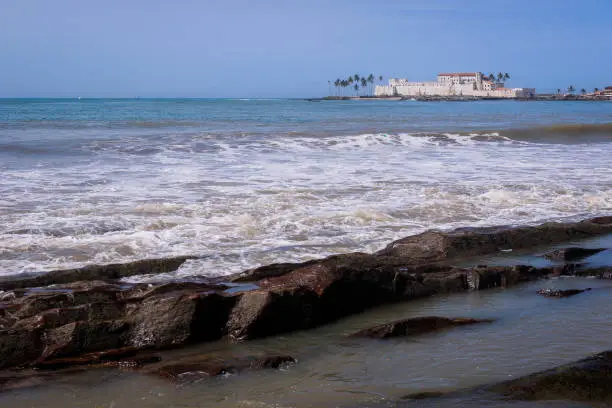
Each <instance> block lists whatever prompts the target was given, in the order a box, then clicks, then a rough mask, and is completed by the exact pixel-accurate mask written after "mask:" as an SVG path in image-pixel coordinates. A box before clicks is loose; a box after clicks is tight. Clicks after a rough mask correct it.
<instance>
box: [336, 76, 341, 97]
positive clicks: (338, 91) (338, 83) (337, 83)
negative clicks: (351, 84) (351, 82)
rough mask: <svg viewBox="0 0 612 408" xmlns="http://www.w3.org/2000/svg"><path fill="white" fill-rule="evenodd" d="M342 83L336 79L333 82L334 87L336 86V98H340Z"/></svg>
mask: <svg viewBox="0 0 612 408" xmlns="http://www.w3.org/2000/svg"><path fill="white" fill-rule="evenodd" d="M341 83H342V81H340V78H338V79H336V81H335V82H334V85H335V86H336V92H337V93H338V96H340V84H341Z"/></svg>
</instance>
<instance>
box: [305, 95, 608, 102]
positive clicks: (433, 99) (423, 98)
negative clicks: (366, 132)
mask: <svg viewBox="0 0 612 408" xmlns="http://www.w3.org/2000/svg"><path fill="white" fill-rule="evenodd" d="M305 100H307V101H309V102H320V101H419V102H475V101H566V102H567V101H587V102H601V101H608V102H612V99H610V98H607V97H599V96H592V95H556V94H540V95H535V96H532V97H529V98H520V97H517V98H500V97H491V96H458V95H457V96H325V97H322V98H306V99H305Z"/></svg>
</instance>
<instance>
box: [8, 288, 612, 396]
mask: <svg viewBox="0 0 612 408" xmlns="http://www.w3.org/2000/svg"><path fill="white" fill-rule="evenodd" d="M587 287H591V288H593V290H592V291H589V292H586V293H582V294H580V295H577V296H575V297H571V298H566V299H548V298H544V297H541V296H537V295H536V294H535V291H536V290H537V289H539V288H559V289H564V288H565V289H567V288H578V289H580V288H587ZM610 294H612V281H602V280H595V279H576V278H560V279H551V280H548V281H540V282H535V283H531V284H527V285H523V286H520V287H515V288H511V289H505V290H503V289H500V290H489V291H483V292H472V293H467V294H466V293H463V294H455V295H448V296H441V297H432V298H428V299H422V300H418V301H413V302H407V303H401V304H394V305H390V306H385V307H381V308H377V309H374V310H370V311H368V312H366V313H363V314H361V315H356V316H352V317H350V318H346V319H343V320H341V321H339V322H337V323H335V324H332V325H328V326H325V327H321V328H318V329H316V330H311V331H306V332H299V333H293V334H291V335H286V336H279V337H274V338H269V339H263V340H259V341H254V342H250V343H244V344H239V345H232V344H227V343H223V342H219V343H214V344H205V345H202V346H198V347H196V348H192V349H189V350H177V351H173V352H169V353H168V354H167V355H165V360H166V361H172V360H173V359H175V358H176V357H185V356H187V355H189V354H194V353H216V354H222V353H231V354H234V355H235V354H242V355H244V354H254V353H255V354H261V353H265V352H272V353H288V354H291V355H293V356H295V357H296V358H297V359H298V364H297V365H296V366H293V367H290V368H288V369H285V370H282V371H273V370H272V371H260V372H250V373H243V374H240V375H235V376H228V377H222V378H206V379H204V380H202V381H199V382H197V383H193V384H189V385H185V386H182V387H177V386H176V385H173V384H170V383H167V382H166V381H165V380H162V379H158V378H155V377H152V376H146V375H139V374H136V373H118V372H116V371H112V370H92V371H89V372H87V373H86V374H80V375H78V376H72V377H67V378H63V379H61V380H58V381H56V382H53V383H52V384H50V385H48V386H43V387H39V388H35V389H24V390H19V391H13V392H10V393H6V394H2V395H0V406H3V407H4V406H7V407H9V406H10V407H17V408H18V407H43V406H44V407H52V408H60V407H61V408H64V407H117V408H119V407H130V408H144V407H147V408H148V407H170V406H172V407H279V408H280V407H296V408H306V407H313V408H314V407H336V406H341V407H345V406H346V407H350V406H360V407H368V406H383V407H384V406H387V405H390V406H393V405H394V404H395V403H394V401H397V399H398V398H400V397H402V396H404V395H407V394H410V393H414V392H423V391H440V390H442V391H446V390H449V391H450V390H456V389H462V388H466V387H471V386H475V385H480V384H485V383H490V382H496V381H503V380H507V379H511V378H516V377H518V376H521V375H524V374H527V373H532V372H535V371H539V370H543V369H548V368H551V367H554V366H557V365H560V364H564V363H567V362H571V361H574V360H577V359H580V358H583V357H585V356H587V355H589V354H592V353H596V352H600V351H603V350H606V349H611V348H612V326H610V324H609V312H608V307H609V298H610ZM423 315H443V316H467V317H488V318H494V319H497V320H496V322H495V323H493V324H487V325H473V326H464V327H458V328H454V329H451V330H447V331H443V332H438V333H430V334H426V335H422V336H418V337H414V338H409V339H392V340H385V341H381V340H371V339H357V338H347V335H349V334H351V333H353V332H355V331H357V330H359V329H362V328H365V327H369V326H372V325H375V324H379V323H383V322H388V321H391V320H396V319H401V318H406V317H413V316H423ZM462 398H464V397H462ZM483 398H484V399H486V401H484V400H483ZM487 401H488V402H487ZM409 404H413V405H414V406H449V407H451V406H452V407H455V406H474V407H476V406H479V407H480V406H491V407H493V406H495V407H499V406H507V405H508V403H504V402H499V401H492V400H490V396H486V395H481V396H473V395H472V396H469V398H468V400H463V402H461V403H460V402H458V401H457V400H456V399H448V400H445V399H442V400H434V401H428V402H427V401H418V402H416V403H409ZM408 406H412V405H408ZM512 406H513V407H523V406H533V404H514V403H513V404H512ZM543 406H564V407H567V406H575V407H580V406H584V405H581V404H574V405H569V404H567V403H564V404H561V405H559V404H558V403H557V404H552V403H551V404H544V405H543Z"/></svg>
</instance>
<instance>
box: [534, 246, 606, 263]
mask: <svg viewBox="0 0 612 408" xmlns="http://www.w3.org/2000/svg"><path fill="white" fill-rule="evenodd" d="M605 250H606V248H579V247H570V248H560V249H556V250H554V251H551V252H548V253H546V254H544V257H545V258H548V259H551V260H553V261H578V260H581V259H584V258H587V257H589V256H592V255H595V254H598V253H600V252H602V251H605Z"/></svg>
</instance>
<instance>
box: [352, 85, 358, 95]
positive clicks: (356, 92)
mask: <svg viewBox="0 0 612 408" xmlns="http://www.w3.org/2000/svg"><path fill="white" fill-rule="evenodd" d="M353 88H355V95H358V94H359V85H358V84H355V86H354V87H353Z"/></svg>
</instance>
